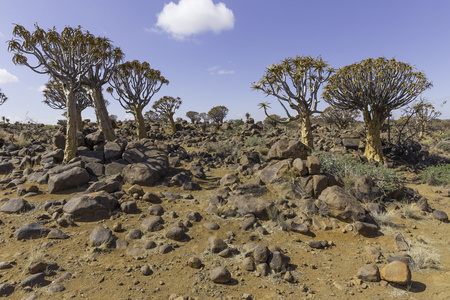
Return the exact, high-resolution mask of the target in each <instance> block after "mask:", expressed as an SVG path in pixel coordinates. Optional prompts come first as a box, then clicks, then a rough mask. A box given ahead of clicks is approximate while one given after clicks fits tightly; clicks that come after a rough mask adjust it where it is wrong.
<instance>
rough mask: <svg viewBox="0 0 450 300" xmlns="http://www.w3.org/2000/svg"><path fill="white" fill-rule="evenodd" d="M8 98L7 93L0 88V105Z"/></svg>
mask: <svg viewBox="0 0 450 300" xmlns="http://www.w3.org/2000/svg"><path fill="white" fill-rule="evenodd" d="M6 100H8V98H6V95H5V94H3V93H2V90H1V89H0V105H2V104H3V103H5V101H6Z"/></svg>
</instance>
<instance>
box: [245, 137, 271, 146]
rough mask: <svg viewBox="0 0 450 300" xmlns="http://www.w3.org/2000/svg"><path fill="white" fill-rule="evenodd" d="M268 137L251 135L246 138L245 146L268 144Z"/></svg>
mask: <svg viewBox="0 0 450 300" xmlns="http://www.w3.org/2000/svg"><path fill="white" fill-rule="evenodd" d="M267 141H268V140H267V138H265V137H261V136H251V137H248V138H247V139H246V140H245V146H247V147H254V146H266V143H267Z"/></svg>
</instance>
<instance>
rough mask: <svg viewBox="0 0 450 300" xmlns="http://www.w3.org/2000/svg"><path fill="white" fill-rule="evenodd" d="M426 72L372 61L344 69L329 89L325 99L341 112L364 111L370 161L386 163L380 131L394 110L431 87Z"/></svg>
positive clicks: (381, 60)
mask: <svg viewBox="0 0 450 300" xmlns="http://www.w3.org/2000/svg"><path fill="white" fill-rule="evenodd" d="M431 86H432V84H431V83H430V82H428V80H427V78H426V77H425V75H424V73H423V72H418V71H415V70H414V68H413V67H412V66H411V65H410V64H408V63H403V62H400V61H396V60H395V59H386V58H384V57H380V58H377V59H373V58H369V59H366V60H363V61H361V62H359V63H355V64H352V65H349V66H346V67H343V68H340V69H339V70H338V72H337V73H336V74H334V75H333V76H332V77H330V79H329V81H328V84H327V86H326V87H325V90H324V93H323V98H324V100H325V101H326V102H327V103H328V104H330V105H333V106H335V107H338V108H340V109H351V110H354V109H357V110H359V111H361V112H362V114H363V117H364V123H365V125H366V131H367V132H366V149H365V152H364V155H365V156H366V158H367V159H369V160H370V159H373V160H375V161H377V162H384V156H383V149H382V144H381V138H380V132H381V126H382V125H383V122H384V121H385V120H386V118H388V116H389V115H390V114H391V111H393V110H395V109H398V108H401V107H403V106H405V105H408V104H409V103H411V102H412V101H414V100H415V99H416V98H417V97H418V96H419V95H420V94H421V93H422V92H423V91H424V90H426V89H428V88H430V87H431Z"/></svg>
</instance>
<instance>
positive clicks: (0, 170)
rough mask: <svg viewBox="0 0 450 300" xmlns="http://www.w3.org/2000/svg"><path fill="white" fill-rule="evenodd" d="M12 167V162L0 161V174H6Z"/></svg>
mask: <svg viewBox="0 0 450 300" xmlns="http://www.w3.org/2000/svg"><path fill="white" fill-rule="evenodd" d="M13 169H14V165H13V164H12V163H10V162H9V161H7V162H2V163H0V174H8V173H10V172H11V171H12V170H13Z"/></svg>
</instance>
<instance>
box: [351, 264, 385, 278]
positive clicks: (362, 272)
mask: <svg viewBox="0 0 450 300" xmlns="http://www.w3.org/2000/svg"><path fill="white" fill-rule="evenodd" d="M356 276H357V277H358V278H359V279H361V280H362V281H367V282H378V281H380V270H379V269H378V267H377V265H376V264H367V265H365V266H362V267H361V268H359V270H358V272H357V274H356Z"/></svg>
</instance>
